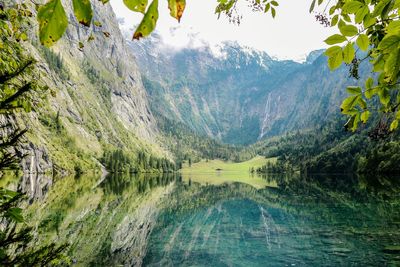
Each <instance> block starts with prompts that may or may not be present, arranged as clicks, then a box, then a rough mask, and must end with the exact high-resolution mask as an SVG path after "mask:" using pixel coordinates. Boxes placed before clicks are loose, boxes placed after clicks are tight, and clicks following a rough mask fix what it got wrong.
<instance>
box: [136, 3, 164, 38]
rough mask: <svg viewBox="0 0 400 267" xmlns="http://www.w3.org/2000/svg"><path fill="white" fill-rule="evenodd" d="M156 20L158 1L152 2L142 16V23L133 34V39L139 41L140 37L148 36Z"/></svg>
mask: <svg viewBox="0 0 400 267" xmlns="http://www.w3.org/2000/svg"><path fill="white" fill-rule="evenodd" d="M157 20H158V0H153V2H152V3H151V4H150V6H149V8H148V9H147V12H146V14H145V15H144V17H143V19H142V22H140V24H139V27H138V28H137V29H136V31H135V33H134V34H133V39H136V40H139V39H140V38H142V37H146V36H148V35H149V34H150V33H152V31H153V30H154V28H155V27H156V24H157Z"/></svg>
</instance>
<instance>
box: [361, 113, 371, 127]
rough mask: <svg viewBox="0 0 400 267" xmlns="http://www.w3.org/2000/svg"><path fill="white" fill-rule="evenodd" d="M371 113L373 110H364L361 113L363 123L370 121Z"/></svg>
mask: <svg viewBox="0 0 400 267" xmlns="http://www.w3.org/2000/svg"><path fill="white" fill-rule="evenodd" d="M370 115H371V112H369V111H368V110H366V111H364V112H363V113H362V114H361V121H362V123H364V124H365V123H367V121H368V119H369V116H370Z"/></svg>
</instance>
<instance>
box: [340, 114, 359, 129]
mask: <svg viewBox="0 0 400 267" xmlns="http://www.w3.org/2000/svg"><path fill="white" fill-rule="evenodd" d="M359 122H360V114H359V113H357V114H354V115H353V116H351V118H350V119H349V120H348V121H347V123H346V124H345V125H344V127H345V128H346V130H348V131H352V132H355V131H356V130H357V128H358V123H359Z"/></svg>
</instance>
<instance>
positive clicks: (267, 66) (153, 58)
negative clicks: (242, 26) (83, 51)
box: [129, 35, 367, 144]
mask: <svg viewBox="0 0 400 267" xmlns="http://www.w3.org/2000/svg"><path fill="white" fill-rule="evenodd" d="M129 45H130V47H131V49H132V51H133V53H134V54H135V55H136V57H137V59H138V65H139V67H140V69H141V70H142V73H143V76H144V81H145V87H146V90H147V91H148V93H149V95H150V99H151V106H152V110H153V111H154V113H161V114H164V115H165V114H168V116H169V117H170V118H174V119H176V120H178V121H181V122H184V123H186V124H187V125H188V126H190V127H191V128H192V129H194V130H196V131H198V132H200V133H203V134H208V135H209V136H212V137H217V138H220V139H221V140H222V141H224V142H227V143H242V144H243V143H244V144H248V143H253V142H255V141H257V140H259V139H261V138H264V137H270V136H275V135H280V134H283V133H285V132H290V131H293V130H297V129H304V128H310V127H313V126H316V125H318V124H320V123H323V122H324V121H325V120H326V119H328V118H331V117H332V116H336V115H338V114H339V108H338V106H339V104H340V102H341V100H342V99H344V98H345V90H344V88H345V87H346V86H347V85H354V84H356V83H357V81H355V80H352V79H350V78H348V76H349V75H348V70H347V67H342V68H341V69H339V70H338V71H336V72H332V73H331V72H330V71H329V69H328V67H327V65H326V58H325V56H323V55H321V54H322V51H314V52H312V53H311V54H310V55H309V57H308V58H307V60H306V61H305V62H304V63H301V64H300V63H297V62H294V61H278V60H276V59H273V58H271V57H270V56H268V55H267V54H266V53H265V52H260V51H255V50H252V49H249V48H245V47H241V46H239V45H238V44H236V43H225V44H223V45H221V47H219V49H218V51H217V53H216V52H215V51H214V49H211V48H209V47H203V48H186V49H181V50H174V49H169V48H168V47H166V45H164V44H163V43H162V40H161V39H160V38H159V37H158V36H157V35H154V36H153V37H152V38H150V39H148V40H145V41H141V42H129ZM366 71H367V70H366V68H365V66H363V67H362V68H361V74H363V73H365V72H366ZM362 77H363V76H362Z"/></svg>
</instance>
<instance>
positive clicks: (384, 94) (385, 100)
mask: <svg viewBox="0 0 400 267" xmlns="http://www.w3.org/2000/svg"><path fill="white" fill-rule="evenodd" d="M378 94H379V100H380V101H381V103H382V105H384V106H387V105H388V104H389V102H390V94H389V90H388V89H387V88H380V90H379V91H378Z"/></svg>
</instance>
